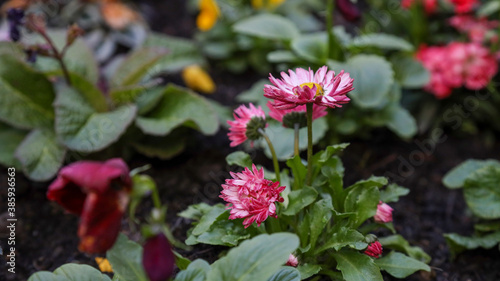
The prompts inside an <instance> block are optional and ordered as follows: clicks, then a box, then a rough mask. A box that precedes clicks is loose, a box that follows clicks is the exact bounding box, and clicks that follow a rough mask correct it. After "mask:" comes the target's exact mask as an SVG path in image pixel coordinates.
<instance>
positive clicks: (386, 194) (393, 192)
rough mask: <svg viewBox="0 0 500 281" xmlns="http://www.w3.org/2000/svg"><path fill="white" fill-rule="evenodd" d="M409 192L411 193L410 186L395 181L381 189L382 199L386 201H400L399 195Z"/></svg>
mask: <svg viewBox="0 0 500 281" xmlns="http://www.w3.org/2000/svg"><path fill="white" fill-rule="evenodd" d="M408 193H410V190H409V189H408V188H405V187H402V186H399V185H397V184H395V183H393V184H390V185H388V186H387V187H386V188H384V189H382V190H380V200H381V201H383V202H385V203H389V202H398V200H399V197H401V196H405V195H408Z"/></svg>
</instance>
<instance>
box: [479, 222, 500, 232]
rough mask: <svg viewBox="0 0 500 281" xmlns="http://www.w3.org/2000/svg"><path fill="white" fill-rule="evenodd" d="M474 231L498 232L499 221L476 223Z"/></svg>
mask: <svg viewBox="0 0 500 281" xmlns="http://www.w3.org/2000/svg"><path fill="white" fill-rule="evenodd" d="M474 229H475V230H477V231H479V232H493V231H499V230H500V221H489V222H483V223H476V224H475V225H474Z"/></svg>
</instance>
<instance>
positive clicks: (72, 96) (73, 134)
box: [54, 85, 137, 152]
mask: <svg viewBox="0 0 500 281" xmlns="http://www.w3.org/2000/svg"><path fill="white" fill-rule="evenodd" d="M54 106H55V108H56V127H55V128H56V133H57V135H58V137H59V139H60V140H61V141H62V142H63V144H64V145H66V146H67V147H68V148H70V149H72V150H76V151H79V152H95V151H99V150H102V149H104V148H106V147H108V146H109V145H111V144H112V143H114V142H116V141H117V140H118V139H119V138H120V136H121V135H122V134H123V133H124V132H125V130H126V129H127V128H128V126H129V125H130V123H131V122H132V121H133V119H134V117H135V115H136V111H137V108H136V106H135V105H124V106H121V107H119V108H117V109H115V110H113V111H110V112H105V113H98V112H97V111H96V110H95V109H94V108H93V107H92V106H91V104H90V103H88V102H87V100H85V98H84V97H83V96H82V95H80V94H79V93H78V92H77V91H76V90H75V89H73V88H70V87H67V86H62V85H61V87H60V88H59V89H58V92H57V98H56V102H55V103H54Z"/></svg>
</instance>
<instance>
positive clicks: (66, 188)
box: [47, 158, 132, 253]
mask: <svg viewBox="0 0 500 281" xmlns="http://www.w3.org/2000/svg"><path fill="white" fill-rule="evenodd" d="M131 189H132V180H131V178H130V176H129V169H128V167H127V164H126V163H125V162H124V161H123V160H122V159H118V158H115V159H110V160H108V161H106V162H95V161H79V162H75V163H73V164H70V165H68V166H66V167H64V168H62V169H61V171H59V174H58V176H57V179H56V180H55V181H54V182H53V183H52V184H51V185H50V186H49V190H48V192H47V198H48V199H49V200H52V201H56V202H57V203H59V205H61V206H62V207H63V208H64V209H66V211H68V212H70V213H73V214H76V215H79V216H80V224H79V227H78V236H79V237H80V245H79V246H78V248H79V250H80V251H82V252H86V253H103V252H105V251H106V250H108V249H109V248H111V247H112V246H113V244H114V243H115V240H116V237H117V236H118V232H119V231H120V224H121V218H122V216H123V213H124V212H125V209H126V207H127V205H128V201H129V193H130V191H131Z"/></svg>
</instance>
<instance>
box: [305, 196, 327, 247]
mask: <svg viewBox="0 0 500 281" xmlns="http://www.w3.org/2000/svg"><path fill="white" fill-rule="evenodd" d="M331 201H332V200H331V199H329V200H326V199H321V200H319V201H316V203H314V205H313V206H312V208H311V209H310V211H309V213H308V214H307V215H308V216H310V219H309V221H310V227H311V229H310V238H309V241H310V244H311V249H314V248H315V247H316V242H317V241H318V238H319V237H320V235H321V233H324V232H325V230H326V229H325V227H326V225H327V224H328V223H329V222H330V219H331V218H332V210H333V206H332V202H331Z"/></svg>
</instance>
